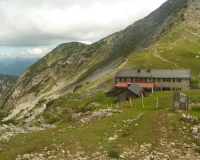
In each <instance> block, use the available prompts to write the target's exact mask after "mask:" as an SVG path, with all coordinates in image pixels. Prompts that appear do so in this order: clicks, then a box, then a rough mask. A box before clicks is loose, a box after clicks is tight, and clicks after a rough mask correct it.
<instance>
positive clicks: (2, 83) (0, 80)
mask: <svg viewBox="0 0 200 160" xmlns="http://www.w3.org/2000/svg"><path fill="white" fill-rule="evenodd" d="M17 78H18V77H16V76H8V75H3V74H0V95H1V93H2V92H3V91H4V90H6V89H7V88H8V87H9V86H10V85H11V84H12V83H13V82H14V81H15V80H16V79H17Z"/></svg>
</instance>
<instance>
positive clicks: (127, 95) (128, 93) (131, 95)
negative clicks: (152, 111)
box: [117, 84, 144, 102]
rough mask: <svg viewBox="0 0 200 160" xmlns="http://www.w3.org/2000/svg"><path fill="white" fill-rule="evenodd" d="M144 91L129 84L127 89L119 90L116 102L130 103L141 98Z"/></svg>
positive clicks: (135, 85) (137, 86)
mask: <svg viewBox="0 0 200 160" xmlns="http://www.w3.org/2000/svg"><path fill="white" fill-rule="evenodd" d="M143 91H144V89H143V88H142V87H140V86H139V85H137V84H129V85H128V86H127V88H125V89H123V90H121V91H120V92H118V93H117V97H118V101H119V102H124V101H131V100H132V99H136V98H138V97H141V95H142V93H143Z"/></svg>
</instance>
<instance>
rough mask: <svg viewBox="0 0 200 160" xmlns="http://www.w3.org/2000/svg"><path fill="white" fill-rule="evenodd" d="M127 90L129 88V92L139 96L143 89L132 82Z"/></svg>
mask: <svg viewBox="0 0 200 160" xmlns="http://www.w3.org/2000/svg"><path fill="white" fill-rule="evenodd" d="M128 90H130V91H131V92H133V93H135V94H136V95H138V96H140V95H141V94H142V92H143V91H144V89H143V88H141V87H140V86H138V85H137V84H132V85H131V86H129V87H128Z"/></svg>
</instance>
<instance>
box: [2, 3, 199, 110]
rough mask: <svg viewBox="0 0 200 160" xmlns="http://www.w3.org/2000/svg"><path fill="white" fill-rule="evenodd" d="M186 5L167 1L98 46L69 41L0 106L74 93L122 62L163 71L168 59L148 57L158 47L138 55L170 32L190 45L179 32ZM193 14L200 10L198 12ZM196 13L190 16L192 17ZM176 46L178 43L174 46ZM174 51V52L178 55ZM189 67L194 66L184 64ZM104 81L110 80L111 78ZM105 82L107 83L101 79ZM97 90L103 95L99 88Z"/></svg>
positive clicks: (5, 96) (40, 62) (18, 84)
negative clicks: (179, 36) (180, 36)
mask: <svg viewBox="0 0 200 160" xmlns="http://www.w3.org/2000/svg"><path fill="white" fill-rule="evenodd" d="M190 7H193V4H190V3H189V2H187V1H186V0H170V1H166V2H165V3H164V4H163V5H162V6H160V7H159V8H158V9H157V10H155V11H154V12H152V13H151V14H149V15H148V16H147V17H145V18H143V19H141V20H139V21H137V22H135V23H134V24H132V25H130V26H128V27H126V28H125V29H124V30H121V31H120V32H117V33H114V34H112V35H110V36H108V37H105V38H103V39H101V40H100V41H98V42H96V43H93V44H91V45H86V44H82V43H78V42H72V43H65V44H61V45H59V46H58V47H56V48H55V49H53V50H52V51H51V52H50V53H49V54H47V55H46V56H44V57H43V58H41V59H40V60H38V61H37V62H36V63H34V64H33V65H32V66H31V67H30V68H28V69H27V70H26V71H24V72H23V74H22V75H21V76H20V77H19V78H18V79H17V81H16V82H15V83H13V85H12V87H10V89H9V90H8V91H7V92H4V94H3V96H2V102H3V105H2V108H3V107H7V108H14V107H16V108H18V107H19V108H20V107H21V106H23V107H24V106H27V103H28V102H29V104H31V105H32V106H31V105H29V106H30V107H34V106H33V105H36V104H37V102H38V101H39V100H40V99H41V98H43V97H46V98H47V97H48V96H49V97H50V98H52V97H53V94H55V97H57V96H60V95H64V94H66V93H69V92H70V93H72V92H73V90H74V88H75V86H80V85H84V84H86V83H87V82H94V81H95V80H97V79H99V78H101V77H103V76H105V75H107V74H108V73H111V72H112V71H114V70H116V69H117V67H120V66H122V64H123V65H124V63H127V64H129V63H130V64H131V65H130V66H131V67H132V68H134V67H135V68H136V67H137V68H138V67H140V68H147V67H149V66H151V68H152V67H156V68H161V67H165V65H164V63H167V64H168V61H164V62H163V60H162V59H160V58H157V57H155V56H157V54H156V55H155V56H154V55H152V56H151V54H152V53H157V52H159V51H160V50H158V51H157V50H156V46H155V51H154V50H153V51H150V52H148V53H145V54H144V56H143V54H139V53H138V52H141V51H147V48H148V47H150V46H152V45H154V44H156V43H158V41H159V40H162V39H163V38H164V37H166V36H167V35H169V34H170V32H171V31H173V30H175V32H176V34H178V33H179V34H184V37H185V39H186V40H187V43H188V40H190V39H187V37H188V35H186V34H185V33H187V32H181V31H182V30H183V29H182V28H180V27H179V26H182V25H188V24H190V23H189V19H188V22H187V15H189V14H187V11H188V10H189V13H190ZM195 11H196V12H198V10H195ZM196 12H194V13H193V14H194V15H195V14H196ZM197 20H198V17H197ZM185 22H186V23H185ZM189 27H190V28H191V26H189ZM185 28H186V27H185ZM176 34H173V35H170V37H168V40H167V41H168V42H170V44H168V45H167V48H171V50H172V49H173V46H170V45H174V41H175V40H176V39H175V38H177V37H175V38H174V39H172V38H171V36H174V35H176ZM180 42H181V41H180V40H179V41H178V42H177V44H179V43H180ZM187 43H186V42H185V43H184V44H187ZM161 46H164V47H165V43H162V44H161ZM184 46H186V45H184ZM150 48H152V47H150ZM182 48H183V47H182ZM152 49H153V48H152ZM156 51H157V52H156ZM137 53H138V54H137ZM170 53H172V52H170ZM173 53H174V52H173ZM175 53H176V54H177V51H176V52H175ZM136 54H137V56H136V57H135V58H133V60H134V61H133V60H132V59H130V60H128V61H127V58H128V59H129V57H132V56H134V55H136ZM146 54H147V55H146ZM173 56H175V54H174V55H173ZM140 57H141V60H140V59H139V58H140ZM154 57H155V58H154ZM158 57H159V56H158ZM185 57H186V56H185ZM146 58H147V61H145V62H143V61H142V60H143V59H146ZM137 59H139V60H137ZM176 59H181V60H182V57H181V56H179V57H177V58H176ZM187 60H189V58H187ZM157 61H158V62H157ZM179 63H180V62H179ZM120 64H121V65H120ZM182 64H186V63H182ZM187 64H192V63H190V62H188V63H187ZM169 67H172V64H171V63H170V64H169V65H167V68H169ZM108 78H109V79H112V81H113V79H114V76H113V77H112V76H109V77H108ZM103 79H104V80H105V78H103ZM105 84H107V82H105ZM97 86H100V85H99V84H98V85H97ZM101 90H104V91H105V89H104V88H103V87H101ZM58 93H59V95H58ZM24 103H25V104H24Z"/></svg>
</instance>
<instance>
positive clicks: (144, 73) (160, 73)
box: [115, 69, 191, 79]
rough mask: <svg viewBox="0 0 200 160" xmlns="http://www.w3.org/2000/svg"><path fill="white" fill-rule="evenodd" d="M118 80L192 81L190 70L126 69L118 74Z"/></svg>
mask: <svg viewBox="0 0 200 160" xmlns="http://www.w3.org/2000/svg"><path fill="white" fill-rule="evenodd" d="M115 77H116V78H180V79H190V78H191V75H190V69H151V70H149V71H148V70H146V69H140V72H138V70H137V69H136V70H131V69H124V70H119V71H118V72H117V73H116V76H115Z"/></svg>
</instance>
